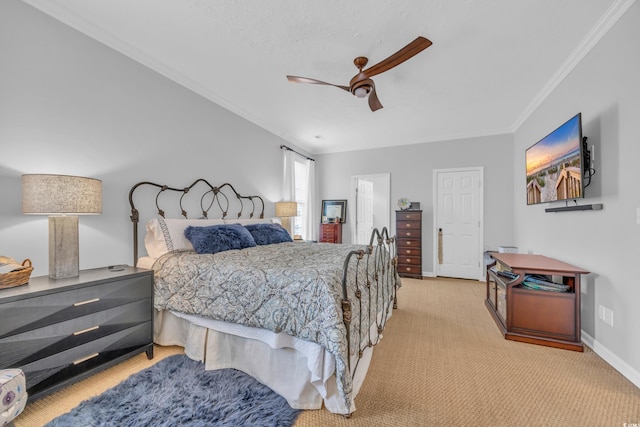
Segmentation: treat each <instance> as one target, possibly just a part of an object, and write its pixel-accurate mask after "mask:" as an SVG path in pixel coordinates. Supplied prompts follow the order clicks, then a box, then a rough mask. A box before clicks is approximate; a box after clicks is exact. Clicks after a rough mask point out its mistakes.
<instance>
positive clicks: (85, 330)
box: [73, 326, 100, 336]
mask: <svg viewBox="0 0 640 427" xmlns="http://www.w3.org/2000/svg"><path fill="white" fill-rule="evenodd" d="M99 327H100V326H92V327H90V328H87V329H83V330H81V331H76V332H74V333H73V335H76V336H77V335H82V334H85V333H87V332H91V331H95V330H96V329H98V328H99Z"/></svg>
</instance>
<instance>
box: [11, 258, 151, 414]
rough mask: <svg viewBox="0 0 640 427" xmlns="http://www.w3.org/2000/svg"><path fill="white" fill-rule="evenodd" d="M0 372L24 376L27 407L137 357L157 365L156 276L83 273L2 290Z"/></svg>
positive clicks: (126, 270) (123, 270)
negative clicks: (144, 355)
mask: <svg viewBox="0 0 640 427" xmlns="http://www.w3.org/2000/svg"><path fill="white" fill-rule="evenodd" d="M0 318H1V319H2V322H0V368H2V369H4V368H20V369H22V371H23V372H24V374H25V377H26V380H27V392H28V393H29V401H33V400H34V399H37V398H39V397H42V396H44V395H46V394H49V393H51V392H53V391H55V390H57V389H59V388H61V387H64V386H66V385H68V384H70V383H72V382H75V381H78V380H80V379H82V378H85V377H87V376H89V375H91V374H93V373H95V372H97V371H99V370H102V369H104V368H107V367H109V366H112V365H114V364H116V363H119V362H121V361H122V360H124V359H127V358H129V357H131V356H134V355H136V354H139V353H141V352H146V353H147V357H148V358H149V359H151V358H152V357H153V271H151V270H145V269H140V268H132V267H119V268H111V269H109V268H96V269H92V270H82V271H80V274H79V276H77V277H71V278H67V279H58V280H54V279H50V278H49V277H48V276H42V277H32V278H31V280H30V281H29V283H28V284H27V285H23V286H18V287H15V288H11V289H3V290H0Z"/></svg>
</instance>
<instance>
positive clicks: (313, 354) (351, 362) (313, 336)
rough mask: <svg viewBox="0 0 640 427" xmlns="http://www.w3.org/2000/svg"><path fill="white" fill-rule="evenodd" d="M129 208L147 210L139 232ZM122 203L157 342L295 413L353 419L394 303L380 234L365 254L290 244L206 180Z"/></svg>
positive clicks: (156, 189) (146, 190)
mask: <svg viewBox="0 0 640 427" xmlns="http://www.w3.org/2000/svg"><path fill="white" fill-rule="evenodd" d="M134 200H136V201H138V200H143V201H147V202H151V205H152V206H153V209H149V212H153V213H152V214H151V215H150V216H151V217H150V218H149V219H147V220H146V222H145V227H144V230H139V227H138V224H139V222H140V220H141V214H140V210H139V208H138V207H136V204H135V203H134ZM129 203H130V205H131V221H132V223H133V251H134V264H135V265H137V266H139V267H143V268H150V269H153V270H154V282H155V283H154V307H155V310H156V312H155V319H154V341H155V342H156V344H159V345H180V346H182V347H184V349H185V353H186V354H187V355H188V356H189V357H190V358H192V359H194V360H198V361H202V362H203V363H204V364H205V368H206V369H223V368H234V369H239V370H241V371H243V372H246V373H248V374H249V375H252V376H253V377H255V378H256V379H258V380H259V381H261V382H262V383H264V384H266V385H267V386H269V387H270V388H271V389H273V390H274V391H276V392H277V393H278V394H280V395H282V396H283V397H284V398H285V399H287V401H288V403H289V404H290V405H291V406H292V407H294V408H299V409H319V408H321V407H323V406H324V407H325V408H326V409H327V410H329V411H330V412H333V413H337V414H343V415H345V416H349V415H350V414H351V413H352V412H353V411H355V410H356V406H355V397H356V395H357V394H358V391H359V389H360V387H361V385H362V383H363V381H364V377H365V375H366V372H367V369H368V366H369V363H370V361H371V354H372V351H373V347H374V346H375V345H376V344H377V343H379V342H380V340H381V339H382V332H383V331H384V328H385V325H386V323H387V321H388V320H389V318H390V317H391V315H392V311H393V310H392V309H393V308H395V307H396V305H397V299H396V291H397V289H398V287H399V286H400V279H399V277H398V275H397V271H396V251H395V239H394V238H393V237H390V236H389V234H388V231H387V230H386V229H383V230H381V231H379V230H374V231H373V233H372V236H371V241H370V244H369V245H368V246H363V245H342V244H338V245H336V244H329V243H315V242H295V241H292V240H291V238H290V237H289V235H288V233H286V232H285V233H284V235H283V234H282V231H283V229H282V227H281V226H280V225H279V220H278V219H277V218H264V201H263V199H262V198H261V197H260V196H243V195H241V194H240V193H238V192H237V191H236V190H235V188H234V187H233V186H232V185H231V184H228V183H225V184H222V185H220V186H214V185H211V184H210V183H209V182H208V181H207V180H205V179H198V180H196V181H194V182H193V183H192V184H191V185H189V186H187V187H171V186H168V185H162V184H157V183H153V182H149V181H145V182H140V183H138V184H136V185H134V186H133V187H132V188H131V190H130V192H129ZM166 206H172V207H171V208H167V207H166ZM170 209H174V210H175V217H172V211H171V210H170ZM190 212H195V214H190ZM140 231H143V232H144V251H145V252H146V255H144V256H142V257H139V247H138V246H142V245H140V240H139V233H140Z"/></svg>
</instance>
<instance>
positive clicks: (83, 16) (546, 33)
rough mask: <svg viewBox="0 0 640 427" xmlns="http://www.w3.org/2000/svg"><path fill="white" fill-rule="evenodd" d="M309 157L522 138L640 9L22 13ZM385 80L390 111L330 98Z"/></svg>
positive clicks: (50, 2)
mask: <svg viewBox="0 0 640 427" xmlns="http://www.w3.org/2000/svg"><path fill="white" fill-rule="evenodd" d="M23 1H25V2H26V3H28V4H31V5H33V6H34V7H36V8H38V9H40V10H42V11H43V12H45V13H47V14H49V15H51V16H53V17H54V18H56V19H59V20H60V21H62V22H65V23H66V24H68V25H70V26H72V27H74V28H76V29H78V30H79V31H82V32H84V33H86V34H87V35H89V36H90V37H93V38H95V39H97V40H99V41H101V42H103V43H105V44H106V45H108V46H110V47H112V48H114V49H116V50H118V51H120V52H122V53H124V54H125V55H128V56H130V57H131V58H133V59H135V60H137V61H139V62H141V63H143V64H145V65H147V66H148V67H150V68H152V69H154V70H156V71H158V72H159V73H161V74H163V75H165V76H167V77H169V78H171V79H173V80H175V81H176V82H178V83H180V84H182V85H184V86H186V87H188V88H189V89H191V90H193V91H195V92H197V93H200V94H201V95H203V96H204V97H206V98H208V99H210V100H212V101H213V102H216V103H218V104H220V105H222V106H224V107H225V108H228V109H229V110H231V111H233V112H235V113H237V114H239V115H241V116H243V117H245V118H246V119H248V120H250V121H252V122H254V123H256V124H257V125H259V126H261V127H263V128H265V129H267V130H269V131H271V132H273V133H274V134H276V135H279V136H281V137H282V138H284V139H285V140H287V141H289V142H291V143H293V144H295V145H298V146H300V147H301V148H304V149H306V150H308V151H310V152H311V153H327V152H337V151H346V150H359V149H365V148H375V147H384V146H393V145H402V144H413V143H420V142H431V141H437V140H449V139H456V138H464V137H473V136H482V135H492V134H499V133H506V132H513V131H514V130H515V129H516V128H517V126H518V125H519V124H520V123H521V122H522V121H523V120H524V119H525V118H526V117H527V116H528V114H529V113H530V112H531V111H532V110H533V108H535V106H536V105H537V104H538V103H539V102H540V101H541V100H542V99H544V97H545V96H546V94H547V93H549V91H550V90H552V89H553V87H555V85H557V84H558V83H559V82H560V81H561V80H562V78H563V77H564V76H565V75H566V74H568V72H570V71H571V68H572V67H573V66H575V65H576V64H577V63H578V62H579V60H580V59H581V58H582V57H583V56H584V54H586V53H587V52H588V51H589V49H590V48H591V47H593V45H594V44H595V43H597V41H598V40H599V38H600V37H601V36H602V35H603V34H604V33H605V32H606V31H607V30H608V28H610V26H611V25H612V24H613V23H614V22H615V21H616V20H617V19H618V17H619V16H620V15H621V14H622V13H624V11H626V10H627V9H628V7H630V5H631V4H633V2H634V1H635V0H563V1H557V0H519V1H513V0H482V1H480V0H475V1H474V0H404V1H403V0H393V1H391V0H352V1H344V0H340V1H339V0H323V1H322V0H313V1H311V0H269V1H255V0H91V1H87V0H23ZM418 35H422V36H424V37H426V38H428V39H430V40H431V41H432V42H433V46H431V47H430V48H428V49H426V50H425V51H423V52H422V53H419V54H418V55H417V56H415V57H413V58H412V59H410V60H409V61H407V62H405V63H403V64H401V65H399V66H398V67H396V68H394V69H392V70H390V71H387V72H386V73H383V74H380V75H378V76H375V77H374V78H373V80H374V81H375V83H376V90H377V93H378V97H379V99H380V101H381V103H382V105H383V106H384V108H383V109H381V110H378V111H376V112H371V111H370V110H369V108H368V106H367V100H366V99H358V98H355V97H354V96H353V95H351V94H349V93H347V92H345V91H343V90H340V89H337V88H334V87H330V86H319V85H303V84H293V83H289V82H288V81H287V79H286V77H285V76H286V75H288V74H290V75H298V76H304V77H310V78H314V79H318V80H322V81H325V82H330V83H335V84H340V85H348V84H349V80H350V79H351V77H353V76H354V75H355V74H356V72H357V69H356V68H355V66H354V65H353V59H354V58H355V57H356V56H367V57H368V58H369V66H371V65H373V64H375V63H377V62H379V61H381V60H383V59H384V58H386V57H387V56H389V55H391V54H392V53H394V52H396V51H397V50H399V49H400V48H402V47H403V46H404V45H406V44H407V43H409V42H410V41H412V40H413V39H415V38H416V37H417V36H418Z"/></svg>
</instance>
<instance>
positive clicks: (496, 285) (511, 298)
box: [485, 253, 589, 351]
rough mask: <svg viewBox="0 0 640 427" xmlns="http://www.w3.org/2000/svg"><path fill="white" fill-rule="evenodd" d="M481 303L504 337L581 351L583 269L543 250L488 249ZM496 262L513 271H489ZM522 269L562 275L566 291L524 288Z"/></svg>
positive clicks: (530, 272) (548, 275)
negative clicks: (509, 274)
mask: <svg viewBox="0 0 640 427" xmlns="http://www.w3.org/2000/svg"><path fill="white" fill-rule="evenodd" d="M491 256H492V257H493V259H495V261H496V262H495V263H492V264H491V265H489V266H487V276H486V278H487V299H486V300H485V305H486V306H487V308H488V309H489V312H490V313H491V315H492V316H493V319H494V320H495V322H496V324H497V325H498V328H499V329H500V331H501V332H502V335H503V336H504V337H505V339H508V340H514V341H522V342H528V343H532V344H539V345H545V346H549V347H556V348H563V349H567V350H575V351H584V346H583V344H582V340H581V338H580V275H582V274H589V272H588V271H586V270H583V269H581V268H578V267H575V266H573V265H570V264H567V263H564V262H562V261H558V260H556V259H553V258H549V257H546V256H543V255H528V254H508V253H492V254H491ZM496 263H497V264H499V265H500V267H501V268H503V269H508V270H510V271H511V272H513V273H515V274H517V275H518V277H517V278H515V279H513V280H511V281H510V280H509V279H508V278H505V277H503V276H500V275H498V274H496V273H495V272H493V271H492V270H490V268H491V267H492V266H493V265H495V264H496ZM526 274H539V275H543V276H547V277H549V278H551V276H560V277H562V283H563V284H564V285H568V286H569V287H570V289H569V291H568V292H549V291H542V290H535V289H529V288H526V287H524V286H523V285H522V281H523V279H524V277H525V275H526Z"/></svg>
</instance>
